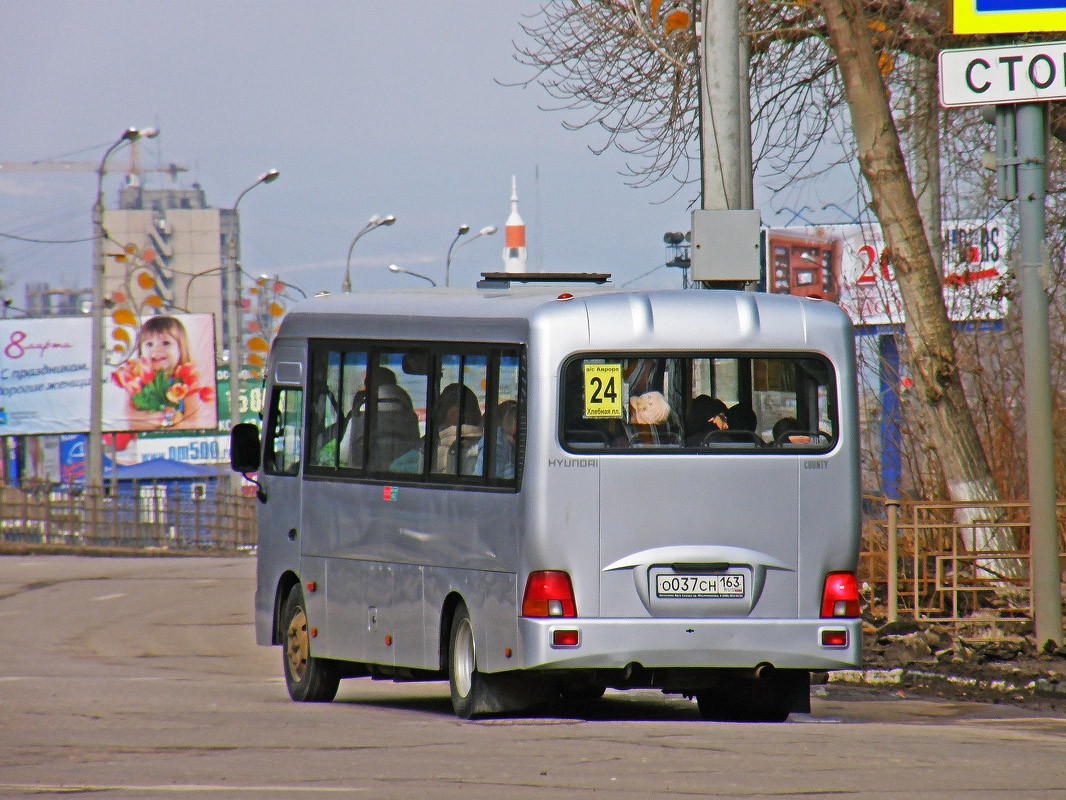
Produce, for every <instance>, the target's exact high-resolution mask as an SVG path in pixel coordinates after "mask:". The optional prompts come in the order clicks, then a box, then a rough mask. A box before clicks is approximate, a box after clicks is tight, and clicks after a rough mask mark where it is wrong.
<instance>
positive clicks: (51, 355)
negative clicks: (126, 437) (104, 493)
mask: <svg viewBox="0 0 1066 800" xmlns="http://www.w3.org/2000/svg"><path fill="white" fill-rule="evenodd" d="M104 335H105V341H107V342H112V343H114V347H113V349H110V350H109V351H108V358H107V363H106V364H105V366H104V375H103V380H104V389H103V399H104V402H103V420H102V427H103V430H104V431H154V430H206V429H215V428H216V427H217V425H218V413H217V407H216V405H217V403H216V394H217V393H216V388H215V342H214V323H213V319H212V316H211V315H210V314H176V315H173V316H168V315H158V316H154V317H148V318H145V319H143V320H142V322H141V325H140V327H139V328H134V329H133V333H132V334H131V333H129V332H128V331H127V330H125V329H124V326H122V325H118V324H116V323H114V322H113V321H111V320H108V321H107V322H106V327H105V332H104ZM124 342H125V343H126V344H125V345H124V344H123V343H124ZM91 355H92V320H91V319H89V318H87V317H52V318H46V319H5V320H0V436H22V435H40V434H63V433H79V432H87V431H88V430H89V428H90V424H89V385H90V377H91V374H90V363H91Z"/></svg>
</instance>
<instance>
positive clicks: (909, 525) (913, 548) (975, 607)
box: [859, 498, 1066, 625]
mask: <svg viewBox="0 0 1066 800" xmlns="http://www.w3.org/2000/svg"><path fill="white" fill-rule="evenodd" d="M866 507H867V510H868V512H870V513H868V514H867V516H866V518H865V519H864V523H863V537H862V548H861V554H860V559H859V580H860V583H866V584H867V585H868V587H869V590H868V592H867V597H866V600H867V603H868V605H870V606H873V609H872V610H874V611H875V613H876V612H878V611H882V612H883V613H884V615H885V616H886V617H887V619H889V620H893V619H896V617H897V616H898V615H899V614H900V613H903V614H907V615H909V616H913V617H914V618H915V619H916V620H923V621H936V622H941V623H946V624H955V625H958V624H960V623H969V622H974V621H980V622H981V623H983V624H986V625H989V624H990V625H995V624H997V623H999V622H1005V621H1013V620H1029V619H1032V592H1031V586H1030V578H1029V505H1028V503H1019V502H998V503H950V502H917V501H902V502H899V501H887V502H885V501H881V500H879V499H873V498H867V506H866ZM1057 512H1058V513H1057V517H1058V529H1059V553H1060V558H1059V571H1060V575H1061V573H1062V567H1063V559H1064V556H1063V553H1064V552H1066V535H1064V522H1066V503H1060V504H1059V505H1058V508H1057Z"/></svg>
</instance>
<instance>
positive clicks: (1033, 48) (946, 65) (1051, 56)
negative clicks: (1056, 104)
mask: <svg viewBox="0 0 1066 800" xmlns="http://www.w3.org/2000/svg"><path fill="white" fill-rule="evenodd" d="M1046 100H1066V42H1048V43H1045V44H1027V45H1008V46H1006V47H974V48H967V49H962V50H941V51H940V105H942V106H944V107H945V108H953V107H959V106H986V105H997V104H1001V103H1034V102H1036V103H1038V102H1043V101H1046Z"/></svg>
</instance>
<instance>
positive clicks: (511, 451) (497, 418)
mask: <svg viewBox="0 0 1066 800" xmlns="http://www.w3.org/2000/svg"><path fill="white" fill-rule="evenodd" d="M493 427H494V428H495V429H496V440H495V441H496V444H495V455H494V456H493V465H492V475H491V477H493V478H513V477H514V459H515V437H516V436H517V433H518V403H517V402H516V401H514V400H504V401H503V402H502V403H500V404H499V405H498V406H496V413H495V414H494V422H493ZM474 474H476V475H484V474H485V439H484V437H482V439H481V441H480V442H478V454H477V463H476V464H475V465H474Z"/></svg>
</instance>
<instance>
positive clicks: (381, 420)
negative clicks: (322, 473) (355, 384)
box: [341, 367, 419, 470]
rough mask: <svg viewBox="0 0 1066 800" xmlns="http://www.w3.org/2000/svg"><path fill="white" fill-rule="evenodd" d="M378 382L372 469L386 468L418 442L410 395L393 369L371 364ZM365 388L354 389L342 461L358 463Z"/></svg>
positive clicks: (360, 460) (416, 425)
mask: <svg viewBox="0 0 1066 800" xmlns="http://www.w3.org/2000/svg"><path fill="white" fill-rule="evenodd" d="M374 379H375V383H376V384H377V389H376V394H377V406H376V411H375V415H374V427H373V430H371V432H370V463H369V464H368V467H369V468H370V469H372V470H381V469H388V468H389V467H390V465H391V464H392V463H393V461H395V460H396V458H398V457H399V456H400V455H402V454H403V453H406V452H407V451H409V450H411V449H412V448H414V447H416V446H417V445H418V441H419V431H418V415H417V414H416V413H415V410H414V404H413V403H412V402H411V398H410V396H409V395H408V394H407V392H405V391H404V390H403V389H402V388H401V387H400V386H398V385H397V383H396V373H394V372H393V371H392V370H391V369H387V368H385V367H374ZM366 398H367V389H366V386H365V384H364V386H363V388H362V389H360V390H359V391H358V392H356V393H355V397H354V398H353V400H352V412H351V415H350V417H349V419H348V426H347V429H346V430H345V433H344V439H342V440H341V458H342V463H343V464H344V465H347V466H355V467H358V466H361V465H362V459H363V437H364V436H365V435H366V434H365V432H364V428H365V423H364V418H365V417H366V414H367V401H366Z"/></svg>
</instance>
